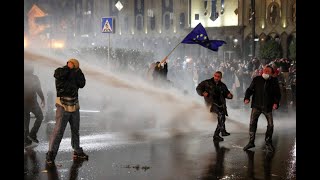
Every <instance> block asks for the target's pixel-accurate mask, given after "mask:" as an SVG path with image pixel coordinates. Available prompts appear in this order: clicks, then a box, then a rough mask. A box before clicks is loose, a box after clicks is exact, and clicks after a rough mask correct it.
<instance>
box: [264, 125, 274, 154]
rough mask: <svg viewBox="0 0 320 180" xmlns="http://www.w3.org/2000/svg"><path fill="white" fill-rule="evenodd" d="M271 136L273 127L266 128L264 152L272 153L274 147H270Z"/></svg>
mask: <svg viewBox="0 0 320 180" xmlns="http://www.w3.org/2000/svg"><path fill="white" fill-rule="evenodd" d="M272 134H273V126H267V131H266V137H265V141H266V150H267V151H270V152H274V147H273V145H272Z"/></svg>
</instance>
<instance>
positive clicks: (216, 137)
mask: <svg viewBox="0 0 320 180" xmlns="http://www.w3.org/2000/svg"><path fill="white" fill-rule="evenodd" d="M213 141H223V138H222V137H220V136H219V135H217V136H213Z"/></svg>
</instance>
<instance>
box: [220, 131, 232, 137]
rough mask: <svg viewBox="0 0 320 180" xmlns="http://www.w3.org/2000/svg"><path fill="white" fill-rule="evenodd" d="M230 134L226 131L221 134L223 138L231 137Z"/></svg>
mask: <svg viewBox="0 0 320 180" xmlns="http://www.w3.org/2000/svg"><path fill="white" fill-rule="evenodd" d="M229 135H230V133H228V132H227V131H226V130H224V131H222V132H221V136H229Z"/></svg>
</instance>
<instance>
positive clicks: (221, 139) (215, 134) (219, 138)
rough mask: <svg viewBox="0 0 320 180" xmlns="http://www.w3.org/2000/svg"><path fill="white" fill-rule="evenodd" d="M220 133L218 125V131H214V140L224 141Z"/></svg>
mask: <svg viewBox="0 0 320 180" xmlns="http://www.w3.org/2000/svg"><path fill="white" fill-rule="evenodd" d="M219 133H220V127H219V126H217V128H216V131H215V132H214V135H213V141H223V140H224V139H223V138H222V137H220V136H219Z"/></svg>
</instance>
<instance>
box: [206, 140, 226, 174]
mask: <svg viewBox="0 0 320 180" xmlns="http://www.w3.org/2000/svg"><path fill="white" fill-rule="evenodd" d="M213 144H214V148H215V150H216V161H215V162H214V161H213V162H211V163H210V165H209V168H208V172H206V176H205V177H203V178H201V179H203V180H209V179H221V178H222V177H223V176H224V157H225V153H226V152H227V151H229V149H228V148H225V147H220V144H219V142H218V141H213Z"/></svg>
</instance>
